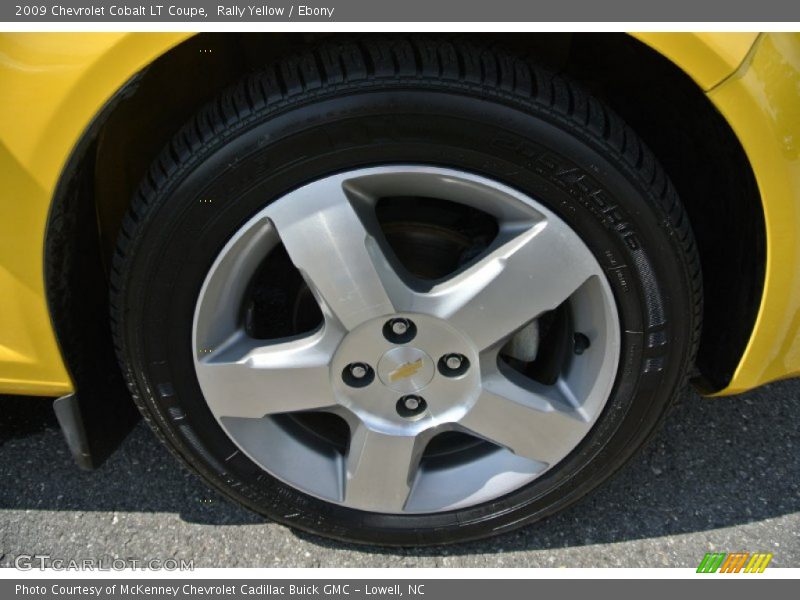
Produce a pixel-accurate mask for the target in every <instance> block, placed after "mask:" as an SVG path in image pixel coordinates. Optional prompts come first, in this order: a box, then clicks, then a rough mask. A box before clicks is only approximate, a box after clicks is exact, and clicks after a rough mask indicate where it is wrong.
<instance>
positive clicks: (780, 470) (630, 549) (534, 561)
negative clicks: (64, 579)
mask: <svg viewBox="0 0 800 600" xmlns="http://www.w3.org/2000/svg"><path fill="white" fill-rule="evenodd" d="M799 450H800V380H792V381H786V382H780V383H776V384H772V385H770V386H767V387H764V388H761V389H759V390H756V391H753V392H751V393H749V394H746V395H742V396H737V397H731V398H718V399H703V398H699V397H698V396H696V395H695V394H693V393H690V392H687V393H686V394H685V395H684V397H683V398H682V400H681V403H680V405H679V406H678V407H677V408H676V409H675V411H674V412H673V414H672V415H671V417H670V419H669V421H668V422H667V423H666V426H665V427H664V428H663V429H662V431H661V432H660V433H659V435H658V436H657V437H656V438H655V439H654V440H653V441H652V442H651V443H650V444H649V445H648V447H647V448H645V450H644V451H643V452H642V453H640V454H639V456H638V457H637V458H636V459H634V460H633V461H632V462H631V463H630V464H629V465H628V466H627V467H626V468H624V469H623V470H622V471H621V472H620V473H619V474H618V475H617V476H616V477H615V478H614V479H613V480H611V481H610V482H608V483H606V484H605V485H604V486H602V487H601V488H600V489H599V490H597V491H595V493H593V494H592V495H591V496H590V497H588V498H586V499H584V500H583V501H581V502H579V503H578V504H577V505H575V506H573V507H572V508H570V509H568V510H567V511H566V512H563V513H561V514H560V515H557V516H555V517H552V518H550V519H548V520H547V521H545V522H542V523H540V524H538V525H534V526H531V527H528V528H525V529H523V530H520V531H518V532H515V533H511V534H507V535H504V536H502V537H498V538H494V539H490V540H487V541H484V542H480V543H471V544H464V545H459V546H450V547H444V548H423V549H385V548H368V547H361V546H353V545H347V544H341V543H335V542H330V541H327V540H322V539H319V538H316V537H314V536H310V535H308V534H305V533H300V532H295V531H292V530H290V529H288V528H286V527H283V526H281V525H277V524H275V523H271V522H267V521H265V520H264V519H263V518H261V517H259V516H257V515H254V514H252V513H250V512H248V511H246V510H244V509H241V508H238V507H236V506H234V505H232V504H231V503H229V502H228V501H227V500H225V499H223V498H221V497H220V496H218V495H217V494H216V493H215V492H213V491H211V490H209V489H208V488H207V487H206V486H205V485H204V484H203V483H202V482H200V481H199V480H198V479H197V478H195V477H194V476H193V475H191V474H189V473H187V472H186V471H184V470H183V469H182V468H181V467H180V466H178V465H177V464H176V463H175V461H174V460H173V458H172V457H171V456H170V455H169V453H168V452H167V451H166V450H165V449H164V448H163V447H161V445H160V443H159V442H158V441H157V440H156V439H155V437H154V436H153V435H152V433H151V432H150V431H149V430H148V429H147V428H146V427H145V426H144V425H143V424H141V423H140V424H139V426H137V428H136V429H135V430H134V431H133V432H132V433H131V435H130V436H129V437H128V438H127V439H126V440H125V442H124V444H123V445H122V447H121V448H120V449H119V450H118V451H117V453H116V454H115V455H114V456H112V457H111V458H110V459H109V460H108V462H106V464H105V465H103V466H102V467H101V468H100V469H99V470H96V471H94V472H89V473H86V472H82V471H80V470H79V469H78V468H77V467H76V466H75V465H74V464H73V462H72V459H71V458H70V455H69V452H68V450H67V448H66V445H65V444H64V441H63V439H62V437H61V433H60V431H59V429H58V426H57V424H56V422H55V419H54V417H53V415H52V409H51V403H50V401H49V400H46V399H32V398H16V397H0V566H10V565H11V564H13V560H14V557H16V556H18V555H20V554H47V555H50V556H51V557H56V558H62V559H64V560H69V559H82V558H95V559H97V558H104V559H106V560H108V559H110V558H129V559H130V558H134V559H137V560H150V559H158V560H162V561H163V560H166V559H169V558H176V559H184V560H193V561H194V565H195V567H223V566H230V567H234V566H236V567H389V566H391V567H434V566H435V567H562V566H568V567H695V566H697V564H698V563H699V561H700V560H701V559H702V557H703V555H704V554H705V553H706V552H710V551H716V552H738V551H749V552H758V551H760V552H772V553H773V554H774V558H773V561H772V563H771V568H772V567H800V452H799Z"/></svg>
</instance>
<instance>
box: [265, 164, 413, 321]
mask: <svg viewBox="0 0 800 600" xmlns="http://www.w3.org/2000/svg"><path fill="white" fill-rule="evenodd" d="M294 194H295V195H296V199H295V201H294V202H292V203H291V204H284V205H282V206H276V207H275V208H274V210H272V211H270V218H271V219H272V221H273V223H274V224H275V227H276V229H277V230H278V235H279V236H280V238H281V241H283V244H284V247H285V248H286V251H287V253H288V254H289V257H290V258H291V259H292V262H293V263H294V265H295V266H296V267H297V268H298V270H299V271H300V272H301V273H302V274H303V277H304V278H305V280H306V282H307V283H308V285H309V287H310V288H311V290H312V292H313V293H314V295H315V296H316V298H317V300H318V301H319V302H320V304H321V306H322V309H323V312H325V313H327V316H328V317H334V318H335V319H336V320H337V321H338V322H339V323H341V324H342V326H343V327H344V328H345V329H347V330H348V331H349V330H352V329H354V328H355V327H356V326H358V325H360V324H361V323H363V322H364V321H366V320H369V319H372V318H375V317H378V316H381V315H386V314H391V313H392V312H394V311H395V306H394V303H393V301H392V298H391V297H390V294H389V293H388V292H387V284H388V286H389V287H390V288H392V289H395V290H397V289H400V288H403V287H405V286H404V285H403V284H402V282H401V281H400V280H399V278H398V277H397V275H396V274H395V273H394V271H393V270H392V269H391V267H390V266H389V263H388V261H386V260H385V259H384V258H383V257H382V256H381V251H380V247H379V245H378V244H377V242H376V241H375V238H374V237H373V235H372V234H371V233H370V232H369V231H368V230H367V228H365V226H364V223H363V222H362V220H361V218H359V215H358V213H357V212H356V210H355V208H354V206H353V204H352V203H351V201H350V199H349V198H348V197H347V195H346V194H345V192H344V189H343V187H342V182H341V181H340V180H339V179H331V180H327V181H325V182H324V183H319V184H314V185H313V186H311V187H308V188H301V189H300V190H297V191H296V192H294Z"/></svg>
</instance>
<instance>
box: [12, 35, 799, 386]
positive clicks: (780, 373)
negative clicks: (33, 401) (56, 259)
mask: <svg viewBox="0 0 800 600" xmlns="http://www.w3.org/2000/svg"><path fill="white" fill-rule="evenodd" d="M189 37H190V36H189V34H183V33H95V34H72V33H46V34H3V35H2V36H0V90H2V92H3V93H2V94H0V393H4V394H31V395H49V396H58V395H63V394H68V393H70V392H72V391H73V388H74V384H73V381H72V380H71V377H70V374H69V371H68V369H67V368H66V366H65V361H64V360H63V358H62V355H61V352H60V349H59V345H58V342H57V339H56V335H55V333H54V328H53V325H52V321H51V314H50V311H49V309H48V303H47V300H46V291H45V281H44V275H43V265H44V260H45V256H44V253H45V237H46V228H47V223H48V214H49V212H50V209H51V205H52V202H53V198H54V195H55V193H56V190H57V187H58V185H59V182H60V180H61V178H62V177H63V173H64V170H65V168H66V165H67V164H68V161H69V158H70V155H71V153H72V152H73V150H74V148H75V147H76V145H77V144H78V143H79V140H80V139H81V136H82V135H83V133H84V132H85V131H86V129H87V128H88V127H89V125H90V124H91V123H92V121H93V119H95V117H96V116H97V115H98V113H99V112H100V111H101V110H102V108H103V106H104V105H106V103H107V102H108V101H109V99H110V98H112V97H113V96H114V94H115V93H116V92H117V91H118V90H119V89H120V88H121V87H122V86H123V85H124V84H125V83H126V81H128V80H129V79H130V78H131V77H132V76H134V75H135V74H136V73H137V72H139V71H140V70H141V69H143V68H145V67H147V66H148V65H149V64H151V63H152V62H153V61H155V60H156V59H157V58H158V57H160V56H162V55H164V54H165V53H167V52H168V51H169V50H170V49H171V48H173V47H175V46H176V45H178V44H181V43H183V42H184V41H186V40H187V39H188V38H189ZM634 37H636V38H637V39H639V40H640V41H642V42H644V43H645V44H647V45H648V46H650V47H651V48H653V49H654V50H656V51H657V52H658V53H660V54H661V55H662V56H664V57H666V58H667V59H668V60H669V61H671V62H672V63H673V64H675V65H676V66H677V67H678V68H680V69H681V70H682V71H683V72H685V73H686V74H687V75H688V76H689V77H691V79H692V80H694V82H695V83H696V84H697V85H698V86H699V87H700V88H702V90H703V91H704V93H705V94H706V95H707V97H708V98H709V99H710V101H711V102H712V103H713V105H714V106H715V107H716V108H717V109H718V110H719V112H720V113H721V114H722V115H723V117H724V118H725V120H726V121H727V122H728V124H729V125H730V127H731V129H732V130H733V131H734V132H735V134H736V136H737V137H738V139H739V141H740V143H741V145H742V148H743V149H744V152H745V154H746V156H747V158H748V160H749V162H750V164H751V166H752V169H753V172H754V174H755V178H756V181H757V184H758V191H759V194H760V197H761V202H762V208H763V213H764V220H765V228H766V246H767V247H766V266H765V281H764V287H763V293H762V295H761V300H760V306H759V308H758V314H757V318H756V322H755V326H754V327H753V328H752V331H751V333H750V337H749V341H748V343H747V345H746V348H745V350H744V352H743V353H742V355H741V357H740V359H739V363H738V366H737V367H736V369H735V372H734V373H733V376H732V378H731V379H730V381H729V382H728V384H727V386H726V387H725V388H724V389H721V390H715V392H716V393H720V394H732V393H737V392H741V391H743V390H747V389H750V388H753V387H755V386H758V385H761V384H764V383H767V382H769V381H773V380H776V379H780V378H785V377H789V376H793V375H797V374H800V336H799V335H798V333H799V332H798V328H800V268H798V267H800V235H798V232H799V231H800V34H782V33H768V34H762V35H758V34H755V33H640V34H634ZM97 318H98V319H100V318H105V316H104V315H98V316H97Z"/></svg>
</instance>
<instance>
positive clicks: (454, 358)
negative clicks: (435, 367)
mask: <svg viewBox="0 0 800 600" xmlns="http://www.w3.org/2000/svg"><path fill="white" fill-rule="evenodd" d="M445 363H446V364H447V366H448V368H450V369H453V370H454V371H455V370H456V369H457V368H458V367H460V366H461V357H460V356H459V355H458V354H451V355H450V356H448V357H447V360H446V361H445Z"/></svg>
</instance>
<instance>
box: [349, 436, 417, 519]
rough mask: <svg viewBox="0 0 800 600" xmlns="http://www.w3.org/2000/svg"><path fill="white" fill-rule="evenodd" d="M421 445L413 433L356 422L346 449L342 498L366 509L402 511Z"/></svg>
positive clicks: (409, 490)
mask: <svg viewBox="0 0 800 600" xmlns="http://www.w3.org/2000/svg"><path fill="white" fill-rule="evenodd" d="M423 449H424V447H423V444H422V443H421V440H420V439H419V438H418V437H416V436H414V435H409V434H406V433H405V432H403V431H394V432H391V433H390V432H381V431H375V430H373V429H370V428H369V427H367V426H366V425H364V424H359V425H358V426H357V427H356V428H355V430H354V432H353V435H352V437H351V440H350V448H349V450H348V453H347V461H346V467H345V470H346V474H345V485H344V495H345V502H346V503H349V504H351V505H354V506H359V507H361V508H364V509H366V510H384V511H385V510H389V511H392V512H401V511H402V510H403V507H404V506H405V504H406V501H407V500H408V496H409V494H410V492H411V487H412V485H413V482H414V477H415V475H416V472H417V469H418V467H419V461H420V458H421V456H422V451H423Z"/></svg>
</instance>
